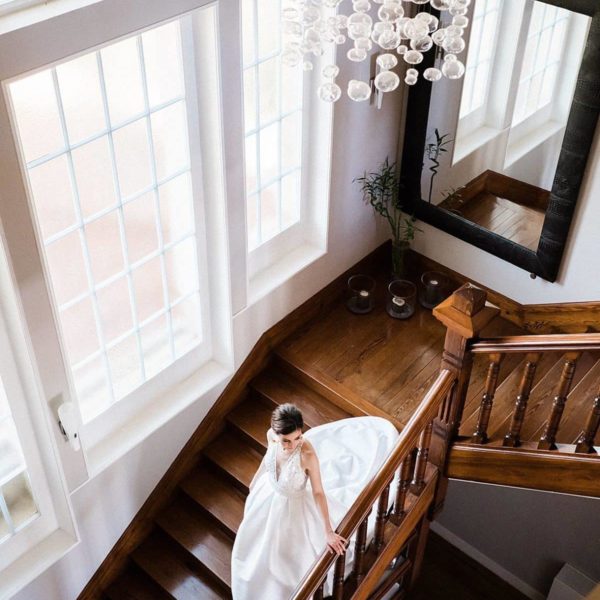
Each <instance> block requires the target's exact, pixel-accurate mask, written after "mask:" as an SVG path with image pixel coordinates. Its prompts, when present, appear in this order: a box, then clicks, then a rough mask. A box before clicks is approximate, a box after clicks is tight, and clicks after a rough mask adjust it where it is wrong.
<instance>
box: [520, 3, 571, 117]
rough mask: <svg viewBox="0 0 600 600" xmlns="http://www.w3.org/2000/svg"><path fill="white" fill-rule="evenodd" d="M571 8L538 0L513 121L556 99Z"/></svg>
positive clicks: (533, 12)
mask: <svg viewBox="0 0 600 600" xmlns="http://www.w3.org/2000/svg"><path fill="white" fill-rule="evenodd" d="M569 15H570V13H569V11H568V10H565V9H561V8H557V7H556V6H551V5H549V4H544V3H543V2H536V3H535V4H534V6H533V10H532V13H531V22H530V24H529V31H528V35H527V44H526V46H525V54H524V56H523V65H522V68H521V75H520V78H519V88H518V92H517V100H516V104H515V110H514V113H513V120H512V125H513V126H514V125H517V124H518V123H520V122H521V121H523V120H524V119H526V118H527V117H529V116H531V115H532V114H533V113H535V112H537V111H538V110H540V109H541V108H542V107H544V106H546V105H547V104H549V103H550V102H551V101H552V97H553V93H554V90H555V87H556V82H557V81H556V79H557V74H558V71H559V67H560V63H561V60H562V56H563V50H564V45H565V33H566V31H567V26H568V23H569Z"/></svg>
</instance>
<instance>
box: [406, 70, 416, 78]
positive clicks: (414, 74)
mask: <svg viewBox="0 0 600 600" xmlns="http://www.w3.org/2000/svg"><path fill="white" fill-rule="evenodd" d="M406 75H410V76H411V77H418V76H419V71H417V70H416V69H413V68H410V69H406Z"/></svg>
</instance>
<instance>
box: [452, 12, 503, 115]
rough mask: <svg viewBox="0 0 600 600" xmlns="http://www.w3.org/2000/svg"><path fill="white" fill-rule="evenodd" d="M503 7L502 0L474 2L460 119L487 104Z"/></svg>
mask: <svg viewBox="0 0 600 600" xmlns="http://www.w3.org/2000/svg"><path fill="white" fill-rule="evenodd" d="M500 8H501V6H500V0H478V2H477V3H476V4H475V12H474V14H473V20H472V24H471V36H470V39H469V50H468V55H467V69H466V72H465V80H464V84H463V94H462V99H461V105H460V118H463V117H465V116H466V115H469V114H471V113H472V112H473V111H475V110H477V109H478V108H481V107H482V106H483V105H484V104H485V101H486V97H487V94H488V89H489V78H490V71H491V68H492V64H493V58H494V50H495V47H496V43H495V40H496V36H497V32H498V23H499V22H500Z"/></svg>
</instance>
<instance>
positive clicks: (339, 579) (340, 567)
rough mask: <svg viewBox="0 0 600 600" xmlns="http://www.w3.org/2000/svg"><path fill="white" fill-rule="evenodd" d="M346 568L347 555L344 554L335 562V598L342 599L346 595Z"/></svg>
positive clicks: (334, 599) (336, 599) (333, 596)
mask: <svg viewBox="0 0 600 600" xmlns="http://www.w3.org/2000/svg"><path fill="white" fill-rule="evenodd" d="M345 570H346V555H345V554H342V555H341V556H340V557H338V559H337V560H336V562H335V570H334V572H333V595H332V598H333V600H342V599H343V597H344V573H345Z"/></svg>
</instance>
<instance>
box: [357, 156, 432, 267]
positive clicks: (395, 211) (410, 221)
mask: <svg viewBox="0 0 600 600" xmlns="http://www.w3.org/2000/svg"><path fill="white" fill-rule="evenodd" d="M354 181H356V182H358V183H360V186H361V191H362V193H363V198H364V201H365V202H366V203H367V204H370V205H371V206H372V207H373V210H374V211H375V212H376V213H377V214H379V215H381V216H382V217H383V218H384V219H385V220H386V221H387V222H388V223H389V225H390V228H391V230H392V272H393V276H394V277H396V278H401V277H402V276H404V275H405V255H406V250H407V249H408V248H409V247H410V243H411V242H412V241H413V240H414V239H415V233H416V232H417V231H421V230H420V229H418V228H417V227H415V225H414V221H415V219H414V218H413V217H406V216H404V215H403V213H402V205H401V203H400V195H399V191H400V180H399V177H398V174H397V172H396V163H391V164H390V162H389V160H388V159H387V158H386V159H385V161H384V162H383V163H382V165H381V167H380V168H379V170H378V171H375V172H373V173H368V174H367V173H365V174H364V175H363V176H362V177H358V178H356V179H355V180H354Z"/></svg>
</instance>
